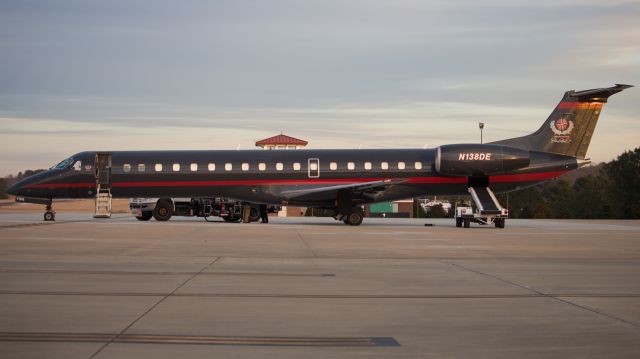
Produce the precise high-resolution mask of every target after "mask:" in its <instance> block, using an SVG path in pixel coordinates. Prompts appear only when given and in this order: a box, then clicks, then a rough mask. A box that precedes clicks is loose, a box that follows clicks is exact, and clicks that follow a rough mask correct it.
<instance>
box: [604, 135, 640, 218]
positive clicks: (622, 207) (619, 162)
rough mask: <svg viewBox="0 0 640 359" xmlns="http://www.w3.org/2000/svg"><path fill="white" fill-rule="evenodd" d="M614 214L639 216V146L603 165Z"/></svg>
mask: <svg viewBox="0 0 640 359" xmlns="http://www.w3.org/2000/svg"><path fill="white" fill-rule="evenodd" d="M604 172H605V173H606V174H607V176H608V177H609V185H608V191H609V193H610V195H611V198H612V199H613V201H614V202H613V209H612V211H613V212H614V214H615V215H616V216H617V217H619V218H640V147H638V148H636V149H635V150H633V151H626V152H625V153H623V154H621V155H620V156H618V158H616V159H615V160H613V161H611V162H609V163H607V164H606V165H605V166H604Z"/></svg>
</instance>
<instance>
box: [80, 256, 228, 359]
mask: <svg viewBox="0 0 640 359" xmlns="http://www.w3.org/2000/svg"><path fill="white" fill-rule="evenodd" d="M220 258H221V257H215V258H214V259H213V261H211V262H210V263H208V264H207V265H205V266H204V267H202V269H200V271H199V272H197V273H194V274H193V275H191V276H190V277H189V278H187V279H186V280H185V281H184V282H182V283H180V285H178V286H177V287H176V288H175V289H174V290H173V291H171V293H169V294H167V295H165V296H163V297H162V298H160V299H159V300H158V301H157V302H156V303H155V304H154V305H152V306H151V307H150V308H149V309H147V310H146V311H145V312H144V313H142V314H141V315H139V316H138V317H137V318H136V319H135V320H134V321H132V322H131V323H129V325H127V326H126V327H125V328H124V329H122V330H121V331H120V333H118V334H117V335H115V336H113V337H112V338H111V340H109V341H108V342H106V343H105V344H104V345H103V346H101V347H100V348H99V349H98V350H97V351H96V352H95V353H93V355H91V356H90V357H89V359H93V358H95V357H96V356H97V355H98V354H100V352H102V351H103V350H104V349H105V348H106V347H108V346H109V344H111V343H113V342H114V341H115V340H116V339H118V338H119V337H121V336H122V335H123V334H124V333H125V332H126V331H127V330H129V328H131V327H132V326H134V325H135V324H136V323H137V322H139V321H140V320H141V319H142V318H144V317H145V316H146V315H147V314H149V313H150V312H151V311H152V310H154V309H155V308H156V307H157V306H158V305H160V304H161V303H162V302H164V301H165V300H166V299H167V298H169V297H170V296H172V295H173V294H175V293H176V292H177V291H178V290H180V289H181V288H182V287H184V286H185V285H186V284H187V283H189V282H190V281H191V280H192V279H193V278H195V277H197V276H198V275H199V274H201V273H202V272H204V271H205V270H207V269H209V268H210V267H211V266H212V265H213V264H214V263H215V262H217V261H218V260H219V259H220Z"/></svg>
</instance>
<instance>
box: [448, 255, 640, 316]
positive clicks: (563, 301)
mask: <svg viewBox="0 0 640 359" xmlns="http://www.w3.org/2000/svg"><path fill="white" fill-rule="evenodd" d="M440 262H442V263H445V264H449V265H452V266H455V267H458V268H460V269H463V270H466V271H469V272H473V273H476V274H479V275H482V276H485V277H488V278H492V279H495V280H498V281H501V282H503V283H507V284H509V285H512V286H515V287H518V288H522V289H525V290H528V291H530V292H532V293H535V294H537V295H539V296H541V297H546V298H550V299H554V300H556V301H558V302H562V303H564V304H569V305H571V306H574V307H576V308H580V309H582V310H586V311H588V312H591V313H594V314H597V315H600V316H603V317H606V318H609V319H613V320H615V321H618V322H621V323H625V324H628V325H631V326H633V327H635V328H636V329H639V328H640V324H638V323H634V322H632V321H628V320H625V319H622V318H620V317H617V316H615V315H613V314H609V313H606V312H604V311H601V310H597V309H595V308H590V307H587V306H584V305H580V304H578V303H574V302H572V301H569V300H566V299H562V298H559V297H556V296H554V295H552V294H549V293H545V292H542V291H540V290H538V289H535V288H531V287H528V286H526V285H523V284H520V283H516V282H512V281H510V280H508V279H504V278H501V277H498V276H496V275H493V274H489V273H485V272H482V271H479V270H476V269H472V268H469V267H465V266H463V265H461V264H458V263H455V262H449V261H444V260H441V261H440Z"/></svg>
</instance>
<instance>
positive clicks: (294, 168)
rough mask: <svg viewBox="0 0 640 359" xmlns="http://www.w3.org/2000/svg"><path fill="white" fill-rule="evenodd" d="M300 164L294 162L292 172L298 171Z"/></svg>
mask: <svg viewBox="0 0 640 359" xmlns="http://www.w3.org/2000/svg"><path fill="white" fill-rule="evenodd" d="M300 167H301V166H300V162H296V163H294V164H293V170H294V171H300Z"/></svg>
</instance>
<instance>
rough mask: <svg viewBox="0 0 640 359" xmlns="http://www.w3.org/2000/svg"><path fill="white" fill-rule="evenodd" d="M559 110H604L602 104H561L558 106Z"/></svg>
mask: <svg viewBox="0 0 640 359" xmlns="http://www.w3.org/2000/svg"><path fill="white" fill-rule="evenodd" d="M558 108H577V109H587V108H602V102H565V101H563V102H560V103H559V104H558Z"/></svg>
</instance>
